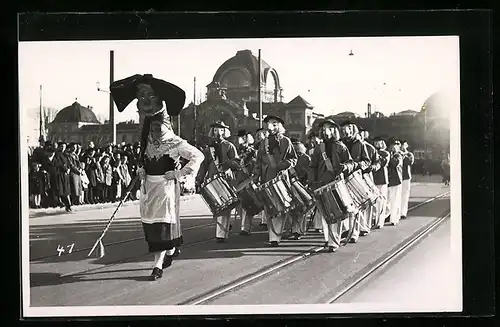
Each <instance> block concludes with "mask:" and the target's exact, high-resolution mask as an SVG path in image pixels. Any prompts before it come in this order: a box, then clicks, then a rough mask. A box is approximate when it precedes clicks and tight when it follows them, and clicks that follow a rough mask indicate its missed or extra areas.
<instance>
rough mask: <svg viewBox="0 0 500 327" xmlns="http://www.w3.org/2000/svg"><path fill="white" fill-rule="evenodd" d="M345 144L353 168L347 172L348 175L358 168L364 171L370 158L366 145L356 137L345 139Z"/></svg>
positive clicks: (368, 164) (369, 162) (368, 165)
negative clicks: (352, 162)
mask: <svg viewBox="0 0 500 327" xmlns="http://www.w3.org/2000/svg"><path fill="white" fill-rule="evenodd" d="M345 145H346V146H347V149H348V150H349V153H350V154H351V157H352V160H353V161H354V168H353V170H352V171H351V172H349V173H348V175H349V174H351V173H353V172H354V171H356V170H358V169H361V170H362V171H364V170H366V169H368V168H369V167H370V164H371V160H370V157H369V156H368V151H367V150H366V146H365V144H364V143H363V142H361V141H360V140H358V139H354V140H349V141H346V142H345Z"/></svg>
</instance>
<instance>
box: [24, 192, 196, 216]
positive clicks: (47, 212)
mask: <svg viewBox="0 0 500 327" xmlns="http://www.w3.org/2000/svg"><path fill="white" fill-rule="evenodd" d="M197 196H200V195H199V194H194V195H185V196H181V198H180V202H185V201H188V200H191V199H194V198H196V197H197ZM119 203H120V202H119V201H117V202H115V203H101V204H83V205H79V206H74V208H76V210H75V212H83V211H95V210H103V209H108V208H116V207H117V206H118V204H119ZM131 205H139V200H134V201H127V202H124V203H123V204H122V207H128V206H131ZM63 210H64V209H61V208H46V209H31V208H30V209H29V213H28V215H29V218H30V219H31V218H44V217H52V216H54V215H55V214H57V213H59V212H62V211H63Z"/></svg>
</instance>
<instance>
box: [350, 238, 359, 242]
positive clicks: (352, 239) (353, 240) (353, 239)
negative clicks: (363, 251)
mask: <svg viewBox="0 0 500 327" xmlns="http://www.w3.org/2000/svg"><path fill="white" fill-rule="evenodd" d="M357 241H358V240H357V239H355V238H351V239H350V240H349V243H356V242H357Z"/></svg>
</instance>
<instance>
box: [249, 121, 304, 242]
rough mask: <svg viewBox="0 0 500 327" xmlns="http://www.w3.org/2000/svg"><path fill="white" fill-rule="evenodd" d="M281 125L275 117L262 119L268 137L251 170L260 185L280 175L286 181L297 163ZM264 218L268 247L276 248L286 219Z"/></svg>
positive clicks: (279, 217)
mask: <svg viewBox="0 0 500 327" xmlns="http://www.w3.org/2000/svg"><path fill="white" fill-rule="evenodd" d="M283 123H284V122H283V119H281V118H280V117H277V116H267V117H266V118H265V119H264V124H266V125H267V129H268V130H269V136H268V137H267V138H266V139H264V140H263V141H262V142H261V144H260V147H259V150H258V152H257V161H256V163H255V167H254V170H253V173H254V176H255V178H256V179H260V183H261V184H264V183H266V182H268V181H270V180H272V179H273V178H276V177H277V176H278V174H282V175H283V176H284V178H285V179H288V178H289V177H288V169H289V168H291V167H294V166H295V164H296V163H297V155H296V154H295V150H294V149H293V146H292V142H291V141H290V139H289V138H288V137H286V136H285V135H284V133H285V128H284V127H283ZM266 217H267V218H268V219H267V220H268V221H267V223H268V225H270V226H269V228H268V231H269V242H270V245H271V246H272V247H277V246H279V242H280V241H281V235H282V233H283V228H284V225H285V224H284V222H285V220H286V217H285V215H280V216H278V217H274V218H272V219H269V218H270V217H268V215H267V213H266Z"/></svg>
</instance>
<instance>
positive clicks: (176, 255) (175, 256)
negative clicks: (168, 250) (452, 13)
mask: <svg viewBox="0 0 500 327" xmlns="http://www.w3.org/2000/svg"><path fill="white" fill-rule="evenodd" d="M179 254H181V250H179V249H178V248H175V251H174V254H173V255H172V256H173V257H174V258H177V257H178V256H179Z"/></svg>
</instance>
